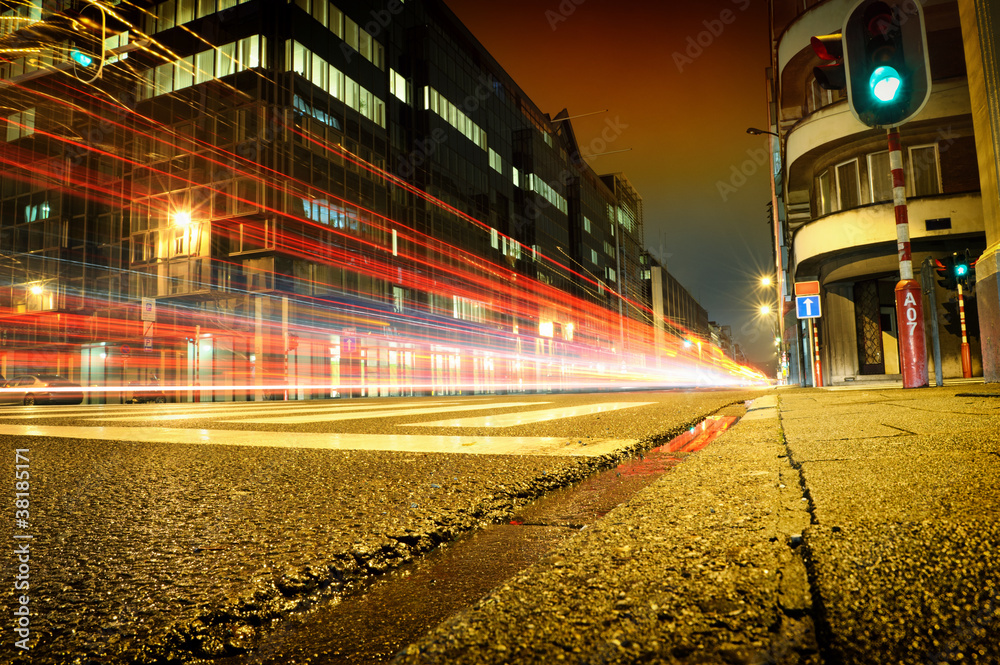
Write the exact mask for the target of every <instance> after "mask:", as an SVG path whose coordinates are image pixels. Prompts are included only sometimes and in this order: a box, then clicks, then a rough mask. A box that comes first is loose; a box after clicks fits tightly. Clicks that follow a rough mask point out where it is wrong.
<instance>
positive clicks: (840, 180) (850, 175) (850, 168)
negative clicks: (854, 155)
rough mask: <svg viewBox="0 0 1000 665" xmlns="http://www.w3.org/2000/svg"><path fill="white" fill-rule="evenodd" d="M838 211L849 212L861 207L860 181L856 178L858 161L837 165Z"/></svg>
mask: <svg viewBox="0 0 1000 665" xmlns="http://www.w3.org/2000/svg"><path fill="white" fill-rule="evenodd" d="M837 201H838V203H839V207H838V208H837V209H838V210H850V209H852V208H857V207H858V206H859V205H861V181H860V179H859V178H858V160H857V159H852V160H851V161H849V162H844V163H843V164H837Z"/></svg>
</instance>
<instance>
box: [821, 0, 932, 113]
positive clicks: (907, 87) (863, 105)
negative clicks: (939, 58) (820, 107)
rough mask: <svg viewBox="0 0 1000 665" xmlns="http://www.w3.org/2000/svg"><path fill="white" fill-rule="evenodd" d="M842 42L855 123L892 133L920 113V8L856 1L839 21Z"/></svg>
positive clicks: (924, 66)
mask: <svg viewBox="0 0 1000 665" xmlns="http://www.w3.org/2000/svg"><path fill="white" fill-rule="evenodd" d="M842 39H843V47H844V65H845V69H846V78H847V100H848V104H849V105H850V107H851V112H852V113H854V115H855V117H856V118H857V119H858V120H860V121H861V122H863V123H864V124H866V125H868V126H869V127H895V126H897V125H901V124H903V123H904V122H906V121H907V120H909V119H910V118H912V117H913V116H915V115H916V114H917V113H919V112H920V109H922V108H923V106H924V104H925V103H927V99H928V97H929V96H930V89H931V74H930V66H929V65H928V62H927V34H926V31H925V28H924V14H923V9H922V8H921V6H920V3H919V2H913V1H912V0H861V2H859V3H858V4H857V5H855V7H854V9H853V10H852V11H851V12H850V14H848V16H847V20H846V21H844V28H843V31H842ZM814 48H815V47H814Z"/></svg>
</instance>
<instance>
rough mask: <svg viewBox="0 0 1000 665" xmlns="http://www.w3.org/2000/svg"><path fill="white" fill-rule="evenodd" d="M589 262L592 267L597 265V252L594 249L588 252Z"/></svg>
mask: <svg viewBox="0 0 1000 665" xmlns="http://www.w3.org/2000/svg"><path fill="white" fill-rule="evenodd" d="M590 262H591V263H593V264H594V265H597V250H596V249H592V250H590Z"/></svg>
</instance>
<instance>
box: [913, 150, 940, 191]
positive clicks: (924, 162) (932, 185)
mask: <svg viewBox="0 0 1000 665" xmlns="http://www.w3.org/2000/svg"><path fill="white" fill-rule="evenodd" d="M909 176H910V182H911V183H913V184H912V186H911V187H910V192H911V196H934V195H935V194H940V193H941V167H940V161H939V159H938V147H937V144H936V143H934V144H931V145H921V146H914V147H912V148H910V173H909Z"/></svg>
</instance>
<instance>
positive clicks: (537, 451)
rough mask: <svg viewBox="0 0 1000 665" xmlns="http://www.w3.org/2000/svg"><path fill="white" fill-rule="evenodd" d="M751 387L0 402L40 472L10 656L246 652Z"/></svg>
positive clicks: (6, 569) (11, 441)
mask: <svg viewBox="0 0 1000 665" xmlns="http://www.w3.org/2000/svg"><path fill="white" fill-rule="evenodd" d="M758 394H759V393H750V392H704V393H676V392H641V393H601V394H573V395H530V396H524V395H510V396H490V397H475V398H425V399H396V400H386V399H383V400H353V401H347V400H342V401H335V402H326V403H320V402H310V403H291V404H289V403H281V402H278V403H261V404H251V405H246V404H242V405H241V404H229V405H224V404H211V405H174V404H165V405H135V406H116V407H112V406H92V407H77V408H65V407H44V406H40V407H34V408H32V409H24V408H19V407H3V408H0V442H2V448H3V450H5V451H6V452H5V456H6V457H7V462H6V463H7V464H8V466H9V468H10V472H9V473H11V474H12V475H13V473H14V472H15V471H16V470H18V469H16V465H17V464H19V463H20V464H22V465H23V466H24V468H23V469H20V470H22V471H28V472H29V473H30V479H29V481H28V482H29V483H30V488H29V492H28V493H29V495H30V496H29V497H27V499H28V500H29V501H30V510H29V512H30V516H29V517H28V519H27V520H26V522H24V523H20V524H19V523H17V522H15V519H18V517H16V513H15V511H16V510H17V509H18V508H19V507H18V506H16V505H15V497H14V496H13V494H9V497H10V500H8V501H6V502H5V505H4V506H3V510H4V515H3V516H4V518H5V519H6V523H7V524H11V525H13V528H12V529H11V530H10V531H9V537H8V542H9V543H11V544H12V548H11V549H12V550H13V551H14V553H13V554H8V555H7V556H6V557H5V558H4V560H3V575H4V578H5V579H7V580H14V581H18V579H19V578H18V575H23V576H24V575H26V576H27V577H26V578H25V579H24V580H23V581H25V582H27V583H28V585H29V586H28V587H27V589H26V590H24V591H23V594H26V595H27V596H28V598H27V602H25V603H22V599H21V598H20V595H18V594H22V592H20V591H19V592H16V593H9V594H8V595H7V597H6V598H5V601H4V603H5V606H6V607H7V608H8V609H9V611H10V612H24V611H26V612H27V613H28V614H27V615H26V618H27V622H25V621H20V624H21V626H22V630H26V631H27V632H26V634H27V637H26V638H25V637H24V635H25V633H21V634H18V633H16V632H15V630H14V629H12V628H8V629H6V631H5V632H4V634H3V635H2V637H0V640H2V643H0V657H2V658H3V659H4V662H31V663H75V662H80V663H87V662H121V663H132V662H135V663H144V662H150V663H152V662H189V661H192V660H195V659H199V658H208V657H215V656H222V655H234V654H240V653H247V652H251V651H252V650H253V648H254V645H255V644H257V642H258V640H259V638H260V636H261V634H262V633H264V632H267V631H270V630H273V629H274V627H275V625H280V623H281V622H282V621H285V620H287V619H288V618H290V617H291V618H294V617H300V616H304V613H306V612H307V611H312V610H314V608H315V607H317V606H318V605H321V604H323V603H329V602H331V599H336V598H338V597H342V596H344V595H345V594H350V593H351V590H352V588H358V587H360V586H362V585H363V584H365V582H366V580H369V579H370V578H371V577H372V576H377V575H380V574H383V573H385V572H387V571H389V570H393V569H395V568H398V567H399V566H400V565H402V564H404V563H406V562H408V561H411V560H413V559H414V557H417V556H420V555H421V554H423V553H426V552H428V551H430V550H432V549H434V548H435V547H436V546H437V545H438V544H439V543H442V542H448V541H450V540H452V539H453V538H455V537H456V536H457V535H459V534H462V533H466V532H469V531H470V530H473V529H476V528H479V527H482V526H484V525H487V524H491V523H496V522H502V521H504V520H508V519H509V518H510V517H511V516H512V515H513V514H514V513H515V511H516V510H517V509H518V508H519V507H521V506H523V505H524V504H526V503H527V502H528V501H530V500H531V499H533V498H535V497H538V496H540V495H542V494H544V493H546V492H549V491H551V490H553V489H555V488H559V487H563V486H566V485H568V484H570V483H573V482H576V481H578V480H580V479H582V478H585V477H587V476H589V475H591V474H592V473H594V472H595V470H597V469H600V468H607V467H609V466H613V465H615V464H616V463H618V462H619V461H621V460H623V459H625V458H627V457H629V456H631V455H633V454H635V453H638V452H640V451H642V450H645V449H648V448H649V447H652V446H653V445H655V444H656V443H658V442H661V441H663V440H665V439H668V438H670V437H671V436H673V435H675V434H677V433H679V432H681V431H683V430H684V429H685V428H687V427H689V426H691V425H693V424H694V423H696V422H698V421H700V420H701V419H702V418H704V417H705V416H707V415H709V414H711V413H713V412H716V411H718V410H719V409H721V408H724V407H726V406H727V405H733V404H737V405H742V403H743V402H744V400H746V399H749V398H753V397H754V396H755V395H758ZM431 403H434V404H431ZM593 405H604V406H603V407H601V408H600V409H596V410H592V411H591V412H590V413H587V412H586V409H581V407H592V406H593ZM355 407H363V408H362V409H359V410H352V409H355ZM560 409H561V410H564V411H565V412H564V413H563V414H562V415H560V414H559V413H558V412H553V410H556V411H558V410H560ZM574 409H575V410H574ZM251 411H252V412H253V413H251ZM540 412H544V414H545V415H547V416H548V417H549V419H548V420H538V418H537V417H536V416H539V413H540ZM386 413H392V415H385V414H386ZM532 413H534V414H536V416H532V415H530V414H532ZM373 414H375V415H373ZM511 414H523V415H522V419H521V421H518V419H517V418H513V419H512V418H511ZM485 416H491V417H495V418H496V419H497V420H495V421H493V422H491V421H484V420H479V421H463V422H460V423H456V422H453V421H454V420H455V419H457V418H462V419H465V418H480V417H485ZM539 417H540V416H539ZM426 423H432V424H429V425H428V424H426ZM18 450H21V451H23V452H22V453H21V458H16V451H18ZM9 477H10V476H9ZM22 500H24V498H22ZM29 537H30V538H29ZM25 546H27V547H28V550H27V551H24V550H23V547H25ZM15 548H22V549H20V550H18V549H15ZM18 552H24V554H23V555H22V560H21V561H19V560H18V558H17V553H18ZM29 553H30V554H29ZM24 557H28V562H26V563H25V562H24V561H23V558H24ZM25 565H27V569H26V568H25V567H24V566H25ZM8 588H9V587H8ZM23 608H27V609H26V610H25V609H23ZM8 616H11V614H10V613H9V614H8ZM275 621H277V622H278V624H274V623H273V622H275ZM8 626H10V624H9V623H8ZM23 639H27V642H23V641H22V640H23ZM19 641H21V646H28V647H30V650H27V651H25V650H23V649H21V648H20V646H19V645H18V642H19Z"/></svg>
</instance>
